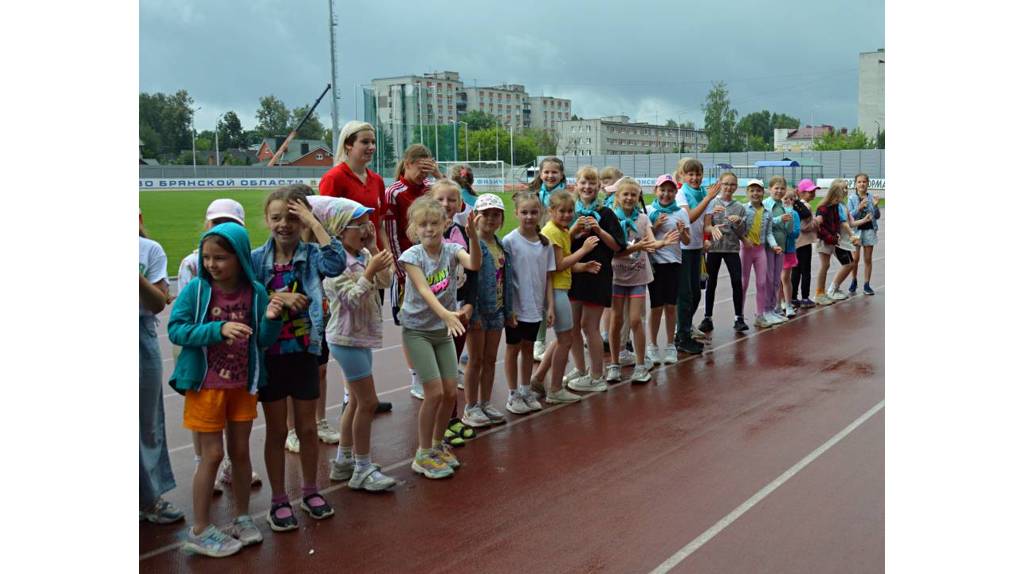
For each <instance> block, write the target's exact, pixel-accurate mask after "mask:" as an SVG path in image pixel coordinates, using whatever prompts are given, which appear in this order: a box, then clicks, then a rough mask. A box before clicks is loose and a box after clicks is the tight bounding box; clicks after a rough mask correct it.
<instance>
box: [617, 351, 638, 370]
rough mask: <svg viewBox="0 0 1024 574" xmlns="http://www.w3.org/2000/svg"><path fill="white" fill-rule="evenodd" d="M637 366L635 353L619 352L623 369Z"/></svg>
mask: <svg viewBox="0 0 1024 574" xmlns="http://www.w3.org/2000/svg"><path fill="white" fill-rule="evenodd" d="M635 364H636V355H635V354H634V353H633V351H627V350H625V349H623V350H621V351H619V365H620V366H623V367H631V366H633V365H635Z"/></svg>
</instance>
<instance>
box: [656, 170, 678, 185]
mask: <svg viewBox="0 0 1024 574" xmlns="http://www.w3.org/2000/svg"><path fill="white" fill-rule="evenodd" d="M666 181H671V182H672V185H675V186H676V187H677V188H678V187H679V186H678V185H676V178H674V177H672V174H669V173H666V174H665V175H662V176H660V177H658V179H657V180H656V181H655V182H654V189H658V188H659V187H661V184H663V183H665V182H666Z"/></svg>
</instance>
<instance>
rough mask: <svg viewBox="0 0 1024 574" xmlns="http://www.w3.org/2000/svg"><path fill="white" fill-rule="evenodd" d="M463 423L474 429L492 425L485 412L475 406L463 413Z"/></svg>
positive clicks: (467, 408)
mask: <svg viewBox="0 0 1024 574" xmlns="http://www.w3.org/2000/svg"><path fill="white" fill-rule="evenodd" d="M462 422H463V423H465V424H467V425H469V426H471V427H473V428H481V427H485V426H489V425H490V424H491V419H490V418H488V416H487V415H485V414H484V411H483V410H481V409H480V407H477V406H473V407H466V408H465V409H464V410H463V411H462Z"/></svg>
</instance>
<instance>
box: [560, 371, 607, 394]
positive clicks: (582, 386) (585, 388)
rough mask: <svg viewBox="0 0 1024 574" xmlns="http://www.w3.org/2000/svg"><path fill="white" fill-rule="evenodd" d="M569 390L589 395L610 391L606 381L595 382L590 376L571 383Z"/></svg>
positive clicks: (584, 376) (598, 380)
mask: <svg viewBox="0 0 1024 574" xmlns="http://www.w3.org/2000/svg"><path fill="white" fill-rule="evenodd" d="M569 388H570V389H572V390H574V391H581V392H587V393H599V392H602V391H607V390H608V383H606V382H604V379H600V378H599V379H597V380H594V379H592V378H590V375H583V376H582V377H580V378H578V379H573V380H572V382H571V383H569Z"/></svg>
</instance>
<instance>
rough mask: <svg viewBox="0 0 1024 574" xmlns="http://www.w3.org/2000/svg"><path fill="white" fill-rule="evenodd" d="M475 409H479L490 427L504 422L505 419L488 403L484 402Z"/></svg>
mask: <svg viewBox="0 0 1024 574" xmlns="http://www.w3.org/2000/svg"><path fill="white" fill-rule="evenodd" d="M477 408H478V409H480V412H482V413H484V416H485V417H487V419H488V420H490V421H491V424H492V425H500V424H502V423H504V422H505V417H503V416H502V415H501V412H499V411H498V409H496V408H494V407H492V406H491V404H490V403H488V402H484V403H483V404H482V405H480V406H478V407H477Z"/></svg>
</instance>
